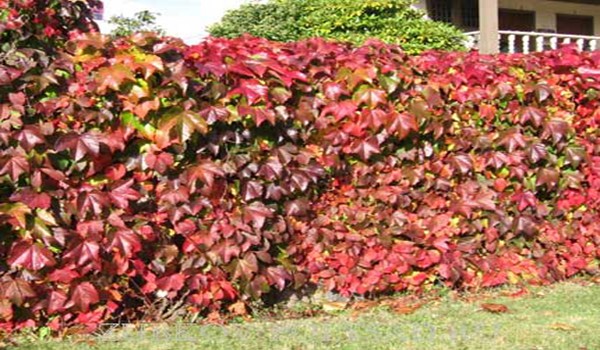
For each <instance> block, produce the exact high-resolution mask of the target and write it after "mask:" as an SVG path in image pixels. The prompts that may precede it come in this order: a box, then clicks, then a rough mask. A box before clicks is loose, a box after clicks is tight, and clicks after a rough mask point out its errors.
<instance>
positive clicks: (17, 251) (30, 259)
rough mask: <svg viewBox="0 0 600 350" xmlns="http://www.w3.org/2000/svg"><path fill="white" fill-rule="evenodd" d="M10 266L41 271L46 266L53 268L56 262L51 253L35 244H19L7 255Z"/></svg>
mask: <svg viewBox="0 0 600 350" xmlns="http://www.w3.org/2000/svg"><path fill="white" fill-rule="evenodd" d="M8 264H9V265H10V266H13V267H14V266H22V267H24V268H26V269H28V270H33V271H37V270H41V269H43V268H44V267H46V266H54V265H55V264H56V260H54V257H53V256H52V253H51V252H50V251H49V250H48V249H46V248H44V247H41V246H39V245H38V244H35V243H33V244H32V243H29V242H19V243H17V244H15V245H14V246H13V247H12V249H11V251H10V254H9V255H8Z"/></svg>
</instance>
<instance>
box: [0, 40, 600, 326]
mask: <svg viewBox="0 0 600 350" xmlns="http://www.w3.org/2000/svg"><path fill="white" fill-rule="evenodd" d="M2 35H4V34H2ZM70 36H71V40H70V41H68V42H66V43H65V45H64V47H63V48H61V46H60V45H58V46H57V53H56V55H55V56H53V58H52V59H51V60H50V61H45V60H43V59H42V60H41V61H40V62H42V63H40V64H41V66H36V67H33V68H30V69H23V68H21V66H18V65H15V63H14V62H10V61H6V60H5V61H2V63H1V65H0V97H1V100H0V257H1V259H0V295H2V296H3V298H2V299H0V326H1V327H2V329H4V330H7V331H11V330H15V329H20V328H23V327H30V326H48V327H50V328H51V329H53V330H59V329H61V328H62V327H69V326H80V327H84V328H85V329H88V330H92V329H94V328H95V327H97V325H98V324H99V323H101V322H103V321H107V320H112V321H131V320H139V319H146V320H150V319H164V318H170V317H177V316H180V315H183V314H201V315H202V314H205V313H207V312H214V311H219V310H226V308H227V306H228V305H229V304H231V303H234V302H237V301H240V300H241V301H249V300H251V299H256V298H266V297H269V296H273V295H276V294H277V293H280V292H281V291H282V290H284V289H298V288H301V287H302V286H305V285H306V284H309V283H312V284H317V285H319V286H320V287H321V288H323V289H326V290H333V291H336V292H338V293H341V294H343V295H347V296H352V295H367V296H368V295H374V294H379V293H388V292H393V291H399V290H410V291H422V290H426V289H428V288H431V287H432V286H435V285H445V286H449V287H452V288H473V287H491V286H497V285H501V284H505V283H523V282H527V283H550V282H553V281H557V280H561V279H564V278H568V277H570V276H573V275H575V274H578V273H587V274H593V273H597V263H598V258H599V255H600V220H599V215H598V209H599V208H600V192H599V190H600V141H599V140H598V136H599V134H598V133H599V131H598V123H599V122H600V112H599V111H600V109H599V100H598V91H600V53H579V52H577V51H576V50H575V49H574V48H573V47H566V48H563V49H561V50H558V51H551V52H545V53H537V54H531V55H521V54H516V55H500V56H497V57H490V56H480V55H478V54H477V53H433V52H430V53H427V54H424V55H420V56H408V55H406V54H405V53H403V52H402V51H401V50H400V49H399V48H398V47H397V46H393V45H386V44H382V43H380V42H369V43H367V44H366V45H364V46H361V47H351V46H348V45H345V44H338V43H333V42H327V41H324V40H320V39H313V40H309V41H302V42H294V43H274V42H269V41H267V40H264V39H256V38H251V37H244V38H241V39H238V40H226V39H209V40H207V41H205V42H203V43H201V44H199V45H197V46H192V47H188V46H186V45H185V44H183V43H182V42H181V41H180V40H178V39H169V38H166V39H164V38H158V37H154V36H153V35H152V34H143V35H142V34H140V35H134V36H132V37H129V38H122V39H116V40H114V41H110V40H109V39H107V38H106V37H102V36H100V35H97V34H93V33H92V34H87V35H84V34H81V33H80V34H77V33H71V34H70ZM65 40H67V39H66V38H65ZM25 52H28V51H25ZM40 57H41V56H30V59H31V62H34V61H35V60H36V59H38V58H40Z"/></svg>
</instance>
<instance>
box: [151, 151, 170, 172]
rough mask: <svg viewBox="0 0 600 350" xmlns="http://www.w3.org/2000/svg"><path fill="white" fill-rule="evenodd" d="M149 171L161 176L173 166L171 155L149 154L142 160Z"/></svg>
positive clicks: (163, 153) (165, 153) (164, 153)
mask: <svg viewBox="0 0 600 350" xmlns="http://www.w3.org/2000/svg"><path fill="white" fill-rule="evenodd" d="M144 159H145V161H146V164H147V165H148V167H149V168H150V169H153V170H156V171H158V172H159V173H161V174H163V173H165V172H166V171H167V169H169V167H170V166H171V165H173V155H171V154H170V153H167V152H150V153H148V154H146V157H145V158H144Z"/></svg>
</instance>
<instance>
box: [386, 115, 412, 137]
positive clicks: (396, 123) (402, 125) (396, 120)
mask: <svg viewBox="0 0 600 350" xmlns="http://www.w3.org/2000/svg"><path fill="white" fill-rule="evenodd" d="M418 130H419V127H418V125H417V119H416V118H415V116H414V115H412V114H408V113H398V112H395V111H394V112H392V113H390V115H389V121H388V124H387V131H388V132H389V133H390V134H392V135H394V136H396V137H398V138H399V139H400V140H402V139H405V138H406V137H407V136H408V134H410V132H411V131H418Z"/></svg>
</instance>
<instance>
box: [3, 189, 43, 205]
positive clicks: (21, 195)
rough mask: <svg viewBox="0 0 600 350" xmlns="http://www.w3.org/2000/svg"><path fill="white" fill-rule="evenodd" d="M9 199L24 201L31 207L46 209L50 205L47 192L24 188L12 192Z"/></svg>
mask: <svg viewBox="0 0 600 350" xmlns="http://www.w3.org/2000/svg"><path fill="white" fill-rule="evenodd" d="M10 200H11V201H13V202H21V203H25V204H27V206H28V207H30V208H31V209H36V208H40V209H48V208H49V207H50V201H51V198H50V196H49V195H48V194H47V193H44V192H42V193H37V192H34V191H32V190H31V189H29V188H26V189H23V190H22V191H20V192H16V193H14V194H13V195H12V196H10Z"/></svg>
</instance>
